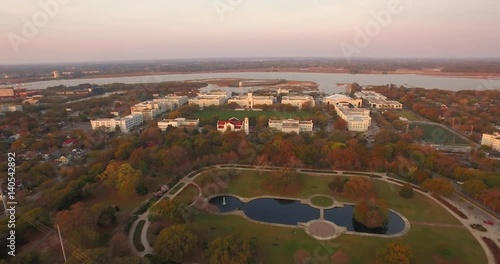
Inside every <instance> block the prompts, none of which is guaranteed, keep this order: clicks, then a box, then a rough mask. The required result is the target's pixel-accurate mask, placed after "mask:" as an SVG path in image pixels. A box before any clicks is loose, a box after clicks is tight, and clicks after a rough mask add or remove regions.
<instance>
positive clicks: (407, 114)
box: [394, 109, 426, 121]
mask: <svg viewBox="0 0 500 264" xmlns="http://www.w3.org/2000/svg"><path fill="white" fill-rule="evenodd" d="M394 113H395V114H396V115H398V116H400V117H404V118H406V119H408V120H410V121H426V119H425V118H423V117H422V116H420V115H419V114H417V113H415V112H413V111H411V110H408V109H403V110H400V111H394Z"/></svg>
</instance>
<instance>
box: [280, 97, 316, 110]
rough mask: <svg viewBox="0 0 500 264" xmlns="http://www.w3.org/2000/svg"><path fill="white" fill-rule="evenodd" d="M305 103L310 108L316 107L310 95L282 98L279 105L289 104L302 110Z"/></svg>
mask: <svg viewBox="0 0 500 264" xmlns="http://www.w3.org/2000/svg"><path fill="white" fill-rule="evenodd" d="M305 103H309V105H310V106H311V107H313V106H315V105H316V102H315V101H314V98H313V97H312V96H310V95H296V96H283V97H282V98H281V104H291V105H293V106H296V107H298V108H299V109H302V106H303V105H304V104H305Z"/></svg>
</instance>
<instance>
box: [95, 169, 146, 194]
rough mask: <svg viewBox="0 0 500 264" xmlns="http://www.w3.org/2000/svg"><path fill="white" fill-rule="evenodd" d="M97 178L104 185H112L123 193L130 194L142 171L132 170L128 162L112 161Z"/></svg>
mask: <svg viewBox="0 0 500 264" xmlns="http://www.w3.org/2000/svg"><path fill="white" fill-rule="evenodd" d="M97 178H98V179H99V180H101V181H102V182H103V183H104V184H105V185H108V186H112V187H114V188H116V189H117V190H118V191H120V192H121V193H123V194H131V193H133V192H134V188H135V186H136V185H137V184H138V183H139V182H140V180H141V178H142V173H141V171H140V170H134V168H132V166H130V164H128V163H120V162H116V161H112V162H110V163H109V164H108V166H107V167H106V170H105V171H104V172H103V173H101V174H99V175H98V176H97Z"/></svg>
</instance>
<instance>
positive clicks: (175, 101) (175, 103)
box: [153, 94, 189, 109]
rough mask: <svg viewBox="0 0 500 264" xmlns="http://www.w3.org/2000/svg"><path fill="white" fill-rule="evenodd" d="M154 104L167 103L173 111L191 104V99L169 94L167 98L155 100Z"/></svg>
mask: <svg viewBox="0 0 500 264" xmlns="http://www.w3.org/2000/svg"><path fill="white" fill-rule="evenodd" d="M153 102H162V103H166V104H167V105H168V106H169V107H171V109H176V108H179V107H181V106H183V105H185V104H187V103H188V102H189V98H188V97H187V96H183V95H175V94H169V95H167V96H165V97H160V98H155V99H153Z"/></svg>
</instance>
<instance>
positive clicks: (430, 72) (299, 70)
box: [78, 68, 500, 79]
mask: <svg viewBox="0 0 500 264" xmlns="http://www.w3.org/2000/svg"><path fill="white" fill-rule="evenodd" d="M238 72H297V73H340V74H354V73H352V72H350V70H348V69H332V68H306V69H304V68H279V69H268V68H255V69H244V70H217V71H197V72H130V73H112V74H96V75H87V76H85V77H82V78H78V79H90V78H96V79H99V78H116V77H138V76H154V75H170V74H186V75H187V74H198V73H199V74H201V73H238ZM355 74H401V75H403V74H414V75H423V76H440V77H454V78H469V79H488V78H495V79H496V78H500V73H474V72H441V71H434V70H432V69H424V70H411V69H399V70H396V71H390V72H384V71H360V72H357V73H355Z"/></svg>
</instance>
